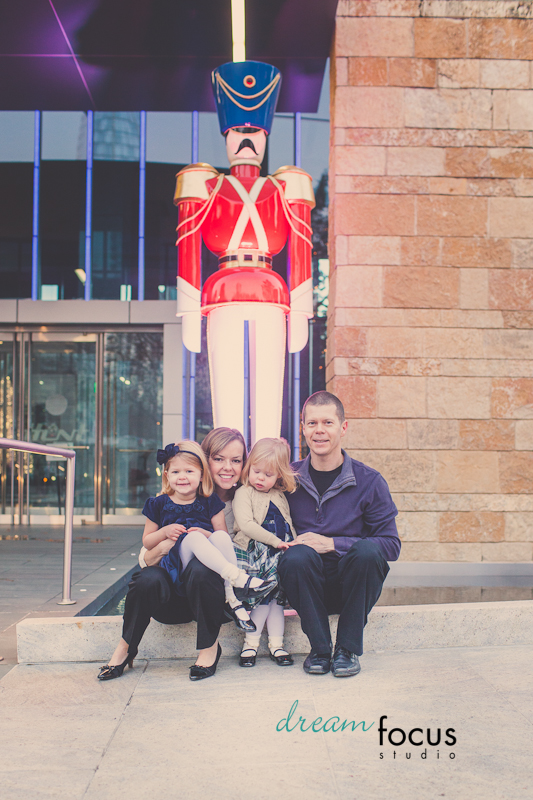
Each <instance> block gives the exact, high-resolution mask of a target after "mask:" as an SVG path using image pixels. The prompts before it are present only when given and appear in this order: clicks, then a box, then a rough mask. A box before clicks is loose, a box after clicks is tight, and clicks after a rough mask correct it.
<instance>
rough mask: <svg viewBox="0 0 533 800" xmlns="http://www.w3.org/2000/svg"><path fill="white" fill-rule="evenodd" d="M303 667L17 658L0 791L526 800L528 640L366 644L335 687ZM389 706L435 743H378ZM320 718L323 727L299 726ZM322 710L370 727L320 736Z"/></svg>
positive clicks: (3, 729)
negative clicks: (192, 676)
mask: <svg viewBox="0 0 533 800" xmlns="http://www.w3.org/2000/svg"><path fill="white" fill-rule="evenodd" d="M302 660H303V659H302V657H297V658H296V663H295V665H294V666H292V667H288V668H284V669H281V668H279V667H278V666H277V665H276V664H274V663H273V662H272V661H270V660H269V659H267V658H259V659H258V663H257V666H256V667H255V668H254V669H248V670H246V669H240V668H239V666H238V662H237V659H236V658H235V657H230V656H226V657H224V655H223V657H222V659H221V661H220V664H219V667H218V670H217V673H216V675H215V676H214V677H213V678H209V679H207V680H205V681H200V682H198V683H192V682H191V681H189V679H188V670H187V667H188V666H189V664H190V663H192V661H191V660H190V659H189V660H183V659H180V660H176V661H156V660H152V661H138V662H135V667H134V669H133V670H127V671H126V672H125V674H124V675H123V676H122V678H120V679H118V680H114V681H109V682H105V683H102V682H99V681H97V679H96V675H97V672H98V665H97V664H46V665H33V666H30V665H20V666H17V667H15V668H14V669H13V670H12V671H11V672H10V673H9V674H8V675H6V676H5V677H4V678H3V680H2V681H0V706H1V707H2V714H1V717H0V735H1V737H2V747H1V754H2V758H1V765H0V785H1V786H2V798H3V800H17V799H18V798H25V799H26V798H28V797H31V798H32V800H40V798H54V800H78V799H79V800H81V799H82V798H83V800H108V799H109V800H141V799H142V800H145V798H147V797H151V798H154V800H159V799H160V798H184V800H189V799H190V800H193V799H194V798H202V797H214V798H217V800H226V798H227V799H228V800H235V799H237V800H241V799H242V800H270V798H280V800H293V799H294V800H300V799H301V798H305V799H306V800H315V798H316V800H318V799H319V798H320V800H323V799H325V800H330V799H331V800H333V798H335V799H336V798H342V800H347V799H349V800H363V799H364V800H385V799H386V800H433V798H435V800H440V798H441V797H447V798H451V799H452V800H477V798H479V800H500V798H502V800H503V798H505V799H506V800H525V798H528V800H529V798H531V797H532V796H533V766H532V759H531V741H532V739H533V693H532V691H531V687H532V686H533V647H532V646H513V647H491V648H447V649H439V650H425V651H418V652H412V651H406V652H394V653H391V652H387V653H370V654H368V655H365V656H363V657H362V659H361V663H362V667H363V669H362V672H361V674H360V675H358V676H356V677H354V678H348V679H342V680H341V679H335V678H334V677H333V676H332V675H325V676H308V675H306V674H305V673H304V672H303V670H302V668H301V665H302ZM296 701H298V705H297V707H296V708H295V709H294V715H293V716H292V717H291V718H290V720H289V723H288V726H284V724H283V720H284V719H286V718H287V716H288V714H289V712H290V709H291V707H292V706H293V705H294V704H295V702H296ZM383 715H386V716H387V719H386V721H385V723H384V725H385V727H386V728H387V729H388V731H391V730H392V729H393V728H401V729H403V731H405V732H406V733H408V732H409V731H411V730H412V729H413V728H420V729H422V732H420V731H417V732H416V733H414V734H413V737H414V740H415V741H418V740H419V739H420V738H421V737H423V738H424V739H425V738H426V729H427V728H430V730H431V733H430V735H431V737H432V740H433V741H436V737H437V735H438V734H437V729H439V728H440V729H441V732H442V739H441V742H440V744H439V745H437V746H431V745H427V743H426V742H424V744H423V745H422V746H419V747H417V746H412V745H409V744H407V745H405V744H404V745H399V744H398V745H392V744H390V743H389V742H388V741H387V738H386V737H387V735H388V734H387V733H385V740H384V743H383V745H382V746H380V742H379V733H378V727H379V720H380V717H381V716H383ZM300 716H302V717H304V718H305V719H306V722H305V723H304V724H303V728H304V731H305V732H303V731H302V730H301V728H302V724H300V726H299V727H298V729H296V723H297V722H298V719H299V717H300ZM318 717H321V718H322V720H321V721H319V722H317V723H315V728H318V729H319V731H318V732H313V731H312V730H306V729H307V728H308V727H309V726H310V725H311V723H312V722H313V720H315V719H317V718H318ZM332 717H338V718H339V721H338V722H337V720H336V719H333V720H330V722H329V723H328V724H327V725H326V727H327V728H328V729H329V728H330V727H331V725H333V726H334V727H335V728H337V729H338V728H341V727H342V725H341V723H342V722H344V720H347V721H348V722H351V721H354V722H355V723H357V722H360V721H362V720H364V721H365V727H366V728H367V730H366V731H363V730H362V729H361V726H359V727H358V728H357V729H356V730H355V731H353V730H352V726H345V730H337V732H332V731H331V730H328V732H324V731H323V730H322V728H323V725H324V723H325V722H326V721H327V720H328V719H330V718H332ZM279 723H281V724H279ZM276 726H278V727H280V728H282V730H281V731H280V732H278V731H277V730H276ZM287 727H288V728H289V729H290V732H289V731H288V730H287ZM293 728H294V729H293ZM449 728H453V729H454V733H453V736H455V737H456V739H457V741H456V743H455V744H453V746H448V745H447V744H445V739H446V738H448V739H449V735H448V736H447V734H446V731H447V729H449ZM401 737H402V734H401V732H400V731H398V730H397V731H395V732H394V733H393V740H394V741H396V742H399V741H400V740H401ZM394 753H396V758H394ZM407 753H411V758H410V759H407V758H406V754H407ZM452 753H453V754H454V755H455V758H453V759H452V758H451V757H450V756H451V754H452ZM381 754H383V755H382V756H381ZM424 754H425V755H426V757H425V758H422V757H421V755H424Z"/></svg>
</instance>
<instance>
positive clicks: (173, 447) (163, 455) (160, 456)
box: [157, 442, 180, 464]
mask: <svg viewBox="0 0 533 800" xmlns="http://www.w3.org/2000/svg"><path fill="white" fill-rule="evenodd" d="M179 451H180V449H179V446H178V445H177V444H174V442H171V443H170V444H167V446H166V447H165V449H164V450H158V451H157V463H158V464H166V463H167V461H170V459H171V458H174V456H175V455H177V454H178V453H179Z"/></svg>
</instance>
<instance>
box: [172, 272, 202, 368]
mask: <svg viewBox="0 0 533 800" xmlns="http://www.w3.org/2000/svg"><path fill="white" fill-rule="evenodd" d="M177 294H178V310H177V311H176V316H177V317H181V318H182V324H181V338H182V341H183V344H184V345H185V347H186V348H187V350H190V352H191V353H199V352H200V351H201V349H202V345H201V343H202V314H201V311H200V297H201V295H200V289H197V288H196V287H195V286H192V285H191V284H190V283H189V282H188V281H186V280H184V279H183V278H180V277H179V276H178V280H177Z"/></svg>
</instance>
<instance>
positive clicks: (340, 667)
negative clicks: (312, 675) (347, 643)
mask: <svg viewBox="0 0 533 800" xmlns="http://www.w3.org/2000/svg"><path fill="white" fill-rule="evenodd" d="M304 669H305V665H304ZM331 671H332V672H333V674H334V675H335V677H336V678H349V677H350V676H351V675H357V673H358V672H361V664H360V663H359V658H358V657H357V656H356V655H355V653H350V651H349V650H347V649H346V648H345V647H343V646H342V645H340V644H338V645H336V646H335V652H334V653H333V664H332V667H331Z"/></svg>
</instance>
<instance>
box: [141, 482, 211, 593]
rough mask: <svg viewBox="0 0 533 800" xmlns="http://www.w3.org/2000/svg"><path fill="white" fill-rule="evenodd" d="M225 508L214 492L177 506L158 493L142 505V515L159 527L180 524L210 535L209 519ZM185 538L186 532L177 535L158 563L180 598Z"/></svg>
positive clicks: (168, 498) (167, 497) (166, 496)
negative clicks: (170, 579)
mask: <svg viewBox="0 0 533 800" xmlns="http://www.w3.org/2000/svg"><path fill="white" fill-rule="evenodd" d="M224 508H225V504H224V503H223V502H222V500H221V499H220V497H219V496H218V495H217V494H215V493H213V494H212V495H210V497H200V496H198V497H196V499H195V500H194V502H193V503H188V504H187V505H178V504H177V503H174V501H173V500H171V499H170V497H169V496H168V494H160V495H159V496H158V497H149V498H148V500H147V501H146V503H145V504H144V508H143V514H144V516H145V517H147V518H148V519H149V520H151V521H152V522H155V523H156V525H157V526H158V527H159V528H164V527H165V526H166V525H176V524H177V525H183V526H184V527H185V528H193V527H198V528H203V529H204V530H206V531H210V532H211V533H213V525H212V523H211V518H212V517H214V516H215V514H218V513H219V511H222V510H223V509H224ZM186 536H187V533H184V534H182V535H181V536H180V538H179V539H178V541H177V542H176V544H175V545H174V547H173V548H172V550H171V551H170V552H169V553H168V554H167V555H166V556H163V558H162V559H161V562H160V564H159V566H160V567H163V569H165V570H166V571H167V572H168V573H169V575H170V577H171V578H172V582H173V584H174V588H175V589H176V591H177V592H178V594H180V595H183V594H184V591H183V587H182V582H181V574H182V572H183V565H182V563H181V559H180V554H179V551H180V547H181V543H182V542H183V540H184V539H185V537H186Z"/></svg>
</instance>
